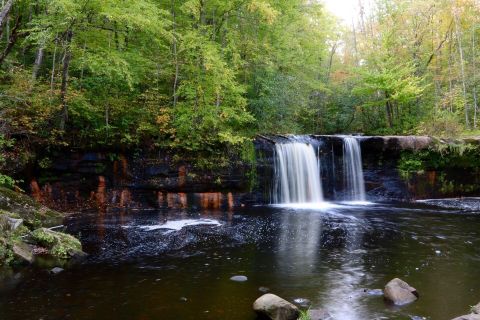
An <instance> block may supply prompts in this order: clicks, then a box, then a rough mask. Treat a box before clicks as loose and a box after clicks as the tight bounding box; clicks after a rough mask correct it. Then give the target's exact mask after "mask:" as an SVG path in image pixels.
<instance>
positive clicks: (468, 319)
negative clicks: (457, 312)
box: [452, 313, 480, 320]
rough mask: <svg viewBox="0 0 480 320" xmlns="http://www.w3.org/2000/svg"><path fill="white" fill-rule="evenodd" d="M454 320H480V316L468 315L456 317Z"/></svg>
mask: <svg viewBox="0 0 480 320" xmlns="http://www.w3.org/2000/svg"><path fill="white" fill-rule="evenodd" d="M452 320H480V314H475V313H471V314H466V315H464V316H460V317H456V318H455V319H452Z"/></svg>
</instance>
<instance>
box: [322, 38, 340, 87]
mask: <svg viewBox="0 0 480 320" xmlns="http://www.w3.org/2000/svg"><path fill="white" fill-rule="evenodd" d="M337 45H338V44H337V42H335V43H334V44H333V46H332V49H331V50H330V56H329V57H328V68H327V75H326V77H325V80H326V82H327V83H328V82H329V81H330V72H331V71H332V64H333V56H334V55H335V52H336V51H337Z"/></svg>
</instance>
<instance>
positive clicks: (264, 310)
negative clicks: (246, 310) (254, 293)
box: [253, 293, 300, 320]
mask: <svg viewBox="0 0 480 320" xmlns="http://www.w3.org/2000/svg"><path fill="white" fill-rule="evenodd" d="M253 310H255V312H257V313H258V314H261V315H264V316H267V317H268V318H269V319H272V320H296V319H298V317H299V316H300V311H299V310H298V308H297V307H296V306H295V305H294V304H292V303H290V302H288V301H287V300H285V299H282V298H280V297H279V296H276V295H274V294H271V293H267V294H264V295H263V296H261V297H260V298H258V299H257V300H256V301H255V302H254V303H253Z"/></svg>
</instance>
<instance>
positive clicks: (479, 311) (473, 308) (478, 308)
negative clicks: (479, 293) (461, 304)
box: [472, 302, 480, 314]
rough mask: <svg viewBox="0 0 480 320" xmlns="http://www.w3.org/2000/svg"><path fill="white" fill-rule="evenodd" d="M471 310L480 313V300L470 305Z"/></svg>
mask: <svg viewBox="0 0 480 320" xmlns="http://www.w3.org/2000/svg"><path fill="white" fill-rule="evenodd" d="M472 312H473V313H476V314H480V302H479V303H477V304H476V305H474V306H473V307H472Z"/></svg>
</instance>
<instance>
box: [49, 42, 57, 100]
mask: <svg viewBox="0 0 480 320" xmlns="http://www.w3.org/2000/svg"><path fill="white" fill-rule="evenodd" d="M56 60H57V37H55V48H54V49H53V57H52V76H51V78H50V90H51V91H52V94H53V84H54V83H55V65H56V63H57V61H56Z"/></svg>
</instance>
